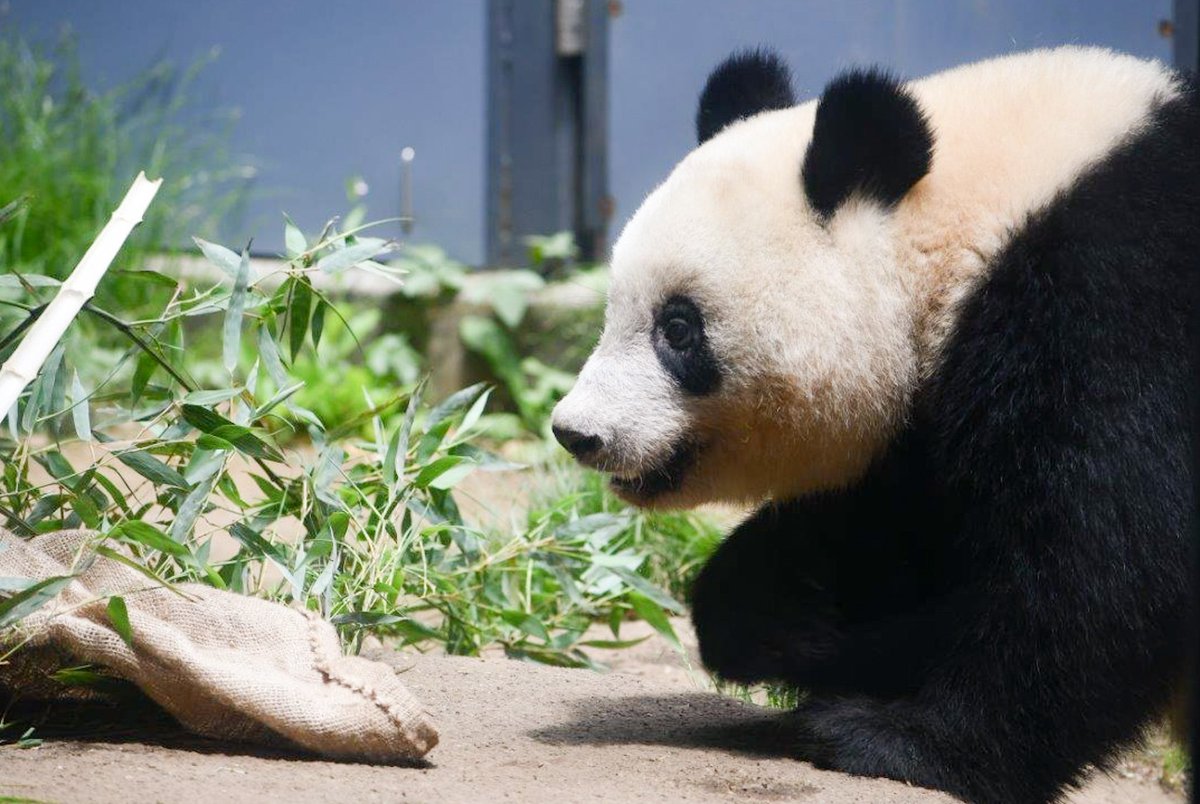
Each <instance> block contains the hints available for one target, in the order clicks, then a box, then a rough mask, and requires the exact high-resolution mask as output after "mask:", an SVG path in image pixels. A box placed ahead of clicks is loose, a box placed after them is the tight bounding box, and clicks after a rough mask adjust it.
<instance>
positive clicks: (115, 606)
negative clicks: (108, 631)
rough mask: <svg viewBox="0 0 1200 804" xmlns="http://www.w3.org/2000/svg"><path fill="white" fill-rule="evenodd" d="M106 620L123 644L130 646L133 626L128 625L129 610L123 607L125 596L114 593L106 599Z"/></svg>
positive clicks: (131, 644)
mask: <svg viewBox="0 0 1200 804" xmlns="http://www.w3.org/2000/svg"><path fill="white" fill-rule="evenodd" d="M108 621H109V622H111V623H112V627H113V629H114V630H115V631H116V632H117V633H118V634H119V635H120V637H121V639H122V640H123V641H124V642H125V644H126V645H128V646H129V647H131V648H132V647H133V628H132V627H131V626H130V625H129V610H128V609H127V608H126V607H125V598H123V597H121V596H119V595H114V596H113V597H110V598H109V599H108Z"/></svg>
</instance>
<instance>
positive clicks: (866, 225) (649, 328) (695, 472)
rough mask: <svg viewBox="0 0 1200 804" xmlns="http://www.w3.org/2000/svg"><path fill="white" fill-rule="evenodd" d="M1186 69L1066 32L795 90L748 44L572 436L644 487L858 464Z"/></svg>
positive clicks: (680, 179)
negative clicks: (992, 286) (963, 317)
mask: <svg viewBox="0 0 1200 804" xmlns="http://www.w3.org/2000/svg"><path fill="white" fill-rule="evenodd" d="M1178 91H1179V90H1178V87H1177V86H1176V85H1175V81H1174V79H1173V78H1172V76H1171V74H1170V72H1169V71H1168V70H1166V69H1165V68H1163V67H1162V66H1161V65H1157V64H1155V63H1153V62H1144V61H1140V60H1137V59H1133V58H1130V57H1126V56H1118V55H1116V54H1113V53H1110V52H1108V51H1104V50H1098V49H1089V48H1070V47H1069V48H1061V49H1057V50H1045V51H1033V52H1030V53H1026V54H1016V55H1013V56H1007V57H1004V58H1001V59H995V60H992V61H987V62H981V63H978V64H974V65H969V66H967V67H963V68H959V69H956V70H951V71H948V72H946V73H942V74H940V75H937V76H932V77H930V78H927V79H924V80H922V81H920V82H917V83H916V84H912V85H909V86H901V85H899V84H897V83H896V82H895V81H894V80H893V79H891V78H889V77H888V76H886V75H882V74H879V73H875V72H850V73H847V74H845V75H843V76H841V77H839V78H837V79H835V80H834V81H833V82H831V83H830V85H829V86H828V87H827V88H826V89H825V91H824V93H823V95H822V96H821V99H820V101H819V102H817V103H809V104H805V105H801V106H794V105H793V98H792V92H791V87H790V78H789V76H788V71H787V68H786V67H785V66H784V65H783V64H782V63H781V62H780V61H779V59H778V58H777V57H775V56H772V55H770V54H766V53H746V54H742V55H738V56H734V57H733V58H731V59H729V60H728V61H727V62H725V63H724V64H722V65H721V66H720V67H718V68H717V70H716V71H714V73H713V74H712V76H711V77H710V78H709V81H708V84H707V85H706V87H705V89H704V92H703V94H702V95H701V98H700V109H699V112H698V114H697V119H696V124H697V130H698V134H699V139H700V142H701V145H700V147H699V148H697V149H696V150H695V151H693V152H692V153H691V154H690V155H688V157H687V158H686V159H684V160H683V162H681V163H680V164H679V166H678V167H677V168H676V169H675V171H674V172H673V173H672V174H671V176H670V177H669V178H668V179H667V180H666V181H665V182H664V183H663V184H662V186H660V187H659V188H658V189H657V190H655V191H654V193H652V194H651V195H650V197H649V198H648V199H646V201H645V203H644V204H643V205H642V207H641V208H640V209H639V210H638V211H637V213H636V214H635V215H634V216H633V218H632V219H631V220H630V221H629V223H628V224H627V225H626V227H625V230H624V232H623V233H622V235H621V237H620V239H619V241H618V242H617V244H616V246H615V247H614V250H613V258H612V284H611V289H610V296H609V303H608V311H607V322H606V326H605V330H604V334H603V336H602V338H601V341H600V344H599V346H598V347H597V349H596V351H595V353H594V354H593V355H592V357H591V358H590V359H589V361H588V362H587V365H585V366H584V368H583V370H582V372H581V373H580V376H579V380H578V382H577V384H576V386H575V388H574V389H573V390H572V391H571V393H570V394H569V395H568V396H567V397H566V398H565V399H564V400H563V401H562V402H561V403H560V404H559V406H558V407H557V408H556V409H555V412H554V418H553V425H554V428H555V430H556V433H557V434H558V436H559V439H560V441H562V442H563V443H564V445H566V446H567V447H568V449H570V450H571V452H572V453H573V454H575V456H576V457H577V458H578V459H579V460H580V461H581V462H582V463H584V464H586V465H588V466H593V467H596V468H598V469H601V470H603V471H606V472H609V473H611V475H612V476H613V487H614V488H615V489H616V491H617V492H618V493H619V494H620V495H621V496H622V497H624V498H625V499H626V500H629V501H631V502H633V503H637V504H641V505H652V506H663V507H666V506H690V505H695V504H697V503H701V502H705V501H714V500H726V501H738V502H758V501H761V500H762V499H764V498H769V497H772V498H776V499H786V498H789V497H794V496H798V495H800V494H803V493H805V492H809V491H814V490H819V489H824V488H831V487H836V486H839V485H843V484H847V483H850V482H853V480H855V479H856V478H857V477H859V476H860V475H861V473H862V472H863V471H865V469H866V468H867V466H868V464H869V463H870V462H871V460H872V459H873V458H874V457H875V456H876V455H878V454H879V452H880V451H881V450H882V449H883V448H884V447H885V445H886V444H887V443H888V441H889V439H890V438H891V437H892V436H893V434H894V433H895V432H896V431H897V429H898V428H899V427H900V426H901V425H902V424H903V422H904V420H905V418H906V416H907V415H908V413H909V409H910V403H911V397H912V395H913V393H914V392H915V389H916V388H917V386H918V384H919V382H920V377H921V376H923V374H924V372H927V371H929V370H931V368H932V366H933V365H934V363H935V362H936V359H937V353H938V349H939V347H940V343H941V342H942V341H943V340H944V338H945V337H947V334H948V333H949V332H950V331H951V330H952V327H953V321H954V316H955V315H956V309H957V305H958V304H959V303H960V301H961V300H962V299H964V298H966V297H967V296H968V294H969V291H970V289H971V287H973V285H974V282H975V281H976V280H977V279H978V278H979V277H980V276H982V275H983V272H984V271H985V270H986V267H987V265H988V264H989V261H990V259H991V256H992V255H994V254H995V253H996V251H997V250H998V249H999V248H1001V247H1002V246H1003V244H1004V243H1005V242H1006V239H1007V238H1008V237H1009V236H1010V234H1011V232H1012V231H1013V230H1014V227H1018V226H1019V225H1020V223H1021V221H1022V220H1023V219H1024V216H1026V215H1027V214H1028V213H1029V212H1030V211H1031V210H1035V209H1037V208H1039V207H1040V206H1041V205H1042V204H1045V203H1047V202H1048V201H1050V200H1051V199H1052V198H1053V197H1054V196H1055V194H1056V193H1057V192H1059V191H1060V190H1061V189H1062V188H1064V187H1066V186H1068V185H1069V184H1070V183H1071V182H1073V181H1074V180H1075V178H1076V177H1077V176H1079V175H1081V174H1082V172H1083V171H1085V170H1086V169H1087V168H1088V166H1089V165H1090V164H1093V163H1094V162H1095V161H1096V160H1099V159H1101V158H1103V156H1104V155H1105V154H1107V153H1109V152H1110V151H1111V150H1112V149H1113V148H1115V147H1117V145H1119V143H1121V142H1122V141H1123V139H1124V138H1125V137H1126V136H1127V135H1128V133H1129V132H1130V131H1134V130H1136V129H1137V128H1138V127H1139V126H1140V125H1142V124H1143V123H1144V121H1145V119H1146V116H1147V114H1149V111H1150V110H1151V109H1152V108H1154V105H1155V104H1156V103H1159V102H1161V101H1163V100H1164V99H1166V98H1169V97H1171V96H1172V95H1173V94H1175V93H1177V92H1178ZM918 100H919V105H918ZM926 112H928V113H929V114H930V116H931V118H932V119H933V120H935V121H936V123H937V150H938V158H937V167H936V169H935V170H932V171H931V168H932V167H933V158H932V151H933V149H934V147H935V144H934V138H933V132H932V130H931V127H930V125H929V124H928V123H927V121H926V118H925V113H926Z"/></svg>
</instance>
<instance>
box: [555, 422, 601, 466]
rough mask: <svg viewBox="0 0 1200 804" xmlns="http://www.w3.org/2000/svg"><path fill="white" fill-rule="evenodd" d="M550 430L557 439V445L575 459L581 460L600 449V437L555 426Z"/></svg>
mask: <svg viewBox="0 0 1200 804" xmlns="http://www.w3.org/2000/svg"><path fill="white" fill-rule="evenodd" d="M550 430H551V431H552V432H553V433H554V437H555V438H557V439H558V443H560V444H562V445H563V448H564V449H566V451H567V452H569V453H571V454H572V455H574V456H575V457H576V458H583V457H585V456H587V455H590V454H592V453H593V452H595V451H596V450H598V449H600V445H601V443H602V442H601V441H600V436H597V435H588V434H587V433H581V432H579V431H578V430H572V429H571V428H569V427H560V426H559V425H557V424H555V425H553V426H551V428H550Z"/></svg>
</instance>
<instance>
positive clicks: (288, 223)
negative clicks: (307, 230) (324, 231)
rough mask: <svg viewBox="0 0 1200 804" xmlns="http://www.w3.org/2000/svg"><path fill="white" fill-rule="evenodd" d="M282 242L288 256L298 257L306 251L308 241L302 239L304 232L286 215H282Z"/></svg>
mask: <svg viewBox="0 0 1200 804" xmlns="http://www.w3.org/2000/svg"><path fill="white" fill-rule="evenodd" d="M283 244H284V246H286V247H287V251H288V256H289V257H298V256H299V255H301V254H303V253H304V252H306V251H308V241H307V240H305V239H304V233H303V232H301V231H300V227H298V226H296V224H294V223H292V219H291V218H289V217H288V216H287V215H284V216H283Z"/></svg>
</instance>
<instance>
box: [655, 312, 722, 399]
mask: <svg viewBox="0 0 1200 804" xmlns="http://www.w3.org/2000/svg"><path fill="white" fill-rule="evenodd" d="M651 339H652V343H653V344H654V354H655V355H656V356H657V357H658V362H659V363H661V364H662V367H663V368H664V369H666V370H667V373H668V374H670V375H671V376H672V377H674V378H675V381H676V382H678V383H679V387H680V388H682V389H683V390H684V391H685V392H687V393H689V394H695V395H697V396H699V395H703V394H709V393H712V392H713V391H715V390H717V387H718V386H719V385H720V384H721V369H720V366H719V365H718V364H717V359H716V357H715V356H714V355H713V353H712V350H711V348H710V347H709V343H708V338H707V337H706V336H705V333H704V315H703V314H702V313H701V312H700V308H699V307H697V306H696V303H695V302H693V301H692V300H691V299H689V298H688V297H687V296H672V297H671V298H669V299H667V300H666V301H665V302H663V305H662V307H661V308H659V311H658V314H657V315H656V316H655V317H654V332H653V333H652V334H651Z"/></svg>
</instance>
